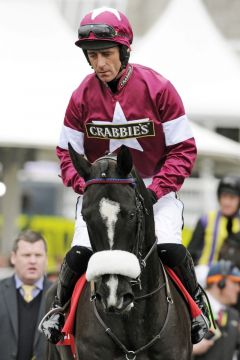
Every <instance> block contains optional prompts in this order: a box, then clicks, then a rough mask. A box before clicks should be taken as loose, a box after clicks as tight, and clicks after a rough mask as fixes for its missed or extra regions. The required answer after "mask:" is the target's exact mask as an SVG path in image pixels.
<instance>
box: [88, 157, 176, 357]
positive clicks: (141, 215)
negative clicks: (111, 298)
mask: <svg viewBox="0 0 240 360" xmlns="http://www.w3.org/2000/svg"><path fill="white" fill-rule="evenodd" d="M106 158H108V159H109V158H110V159H111V160H116V159H115V158H112V157H103V158H100V159H98V160H97V161H99V160H101V159H106ZM101 176H102V177H101V178H94V179H91V180H88V181H86V183H85V191H86V189H87V188H88V187H89V186H91V185H95V184H102V185H104V184H105V185H106V184H121V185H131V186H133V187H134V189H135V199H136V210H137V236H136V238H137V241H136V244H135V245H134V248H133V251H132V252H133V254H135V255H136V256H137V258H138V260H139V263H140V267H141V273H140V275H139V277H138V279H136V280H132V281H131V284H132V286H134V285H139V288H140V290H141V274H142V271H143V270H144V269H145V268H146V263H147V260H148V258H149V257H150V255H151V254H152V253H153V251H154V249H155V248H156V246H157V240H156V241H155V242H154V243H153V245H152V246H151V248H150V249H149V251H148V252H147V254H146V255H145V256H144V257H143V254H142V250H143V243H144V236H145V225H146V224H145V216H149V212H148V209H147V208H146V207H145V203H144V198H143V197H142V195H141V194H140V192H139V191H138V189H137V184H136V179H135V178H134V177H129V178H107V177H106V173H105V172H104V171H103V172H102V174H101ZM161 265H162V264H161ZM162 270H163V275H164V279H165V282H164V283H163V284H161V285H159V286H158V287H157V288H156V289H154V290H153V291H152V292H150V293H148V294H144V295H142V296H139V297H135V299H134V301H140V300H144V299H146V298H149V297H152V296H153V295H155V294H156V293H157V292H158V291H160V290H161V289H162V288H164V287H166V299H167V314H166V318H165V321H164V324H163V326H162V328H161V330H160V332H159V333H158V334H157V335H156V336H155V337H153V339H152V340H150V341H149V342H148V343H147V344H145V345H144V346H142V347H141V348H139V349H137V350H128V349H127V348H126V346H125V345H124V344H123V343H122V342H121V341H120V340H119V338H118V337H117V336H116V335H115V334H114V333H113V331H112V330H111V328H109V327H108V326H107V325H106V324H105V322H104V321H103V319H102V318H101V316H100V314H99V312H98V310H97V306H96V294H95V285H94V283H93V282H91V294H92V295H91V301H92V303H93V309H94V314H95V316H96V318H97V319H98V321H99V323H100V324H101V326H102V327H103V328H104V330H105V332H106V333H107V334H108V335H109V336H110V337H111V339H112V340H113V342H114V343H115V344H116V345H117V346H118V347H119V348H120V349H121V350H122V351H123V353H124V354H125V358H126V360H135V359H136V356H137V354H139V353H140V352H142V351H145V350H147V349H148V348H149V347H151V346H152V345H153V344H154V343H155V342H156V341H158V340H159V339H160V338H161V337H162V334H163V332H164V330H165V328H166V325H167V322H168V319H169V316H170V305H171V304H173V300H172V296H171V292H170V285H169V281H168V277H167V274H166V271H165V269H164V267H163V265H162Z"/></svg>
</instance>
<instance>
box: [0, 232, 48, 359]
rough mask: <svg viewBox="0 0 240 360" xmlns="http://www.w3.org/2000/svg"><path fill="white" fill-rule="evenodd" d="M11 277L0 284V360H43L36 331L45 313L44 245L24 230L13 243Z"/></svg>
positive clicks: (41, 342) (42, 340) (42, 341)
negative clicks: (13, 269) (12, 270)
mask: <svg viewBox="0 0 240 360" xmlns="http://www.w3.org/2000/svg"><path fill="white" fill-rule="evenodd" d="M11 263H12V265H13V266H14V268H15V272H14V275H13V276H11V277H8V278H6V279H4V280H1V281H0V329H1V331H0V349H1V353H0V359H1V360H44V359H45V356H44V354H45V348H46V345H47V342H46V340H45V337H44V336H43V335H42V334H40V332H39V331H38V330H37V327H38V324H39V322H40V319H41V318H42V317H43V315H44V313H45V293H46V290H47V289H48V288H49V287H50V285H51V283H50V282H49V281H48V280H47V279H46V276H45V271H46V265H47V244H46V241H45V239H44V238H43V236H42V235H41V234H40V233H37V232H34V231H31V230H27V231H24V232H22V233H20V234H19V236H18V237H17V239H16V240H15V242H14V244H13V250H12V253H11Z"/></svg>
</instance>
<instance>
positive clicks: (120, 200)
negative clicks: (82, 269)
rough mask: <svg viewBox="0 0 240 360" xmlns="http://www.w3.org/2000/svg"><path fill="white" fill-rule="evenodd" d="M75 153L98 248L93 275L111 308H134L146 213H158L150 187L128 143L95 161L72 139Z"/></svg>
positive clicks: (90, 274) (93, 241)
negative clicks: (154, 210) (135, 165)
mask: <svg viewBox="0 0 240 360" xmlns="http://www.w3.org/2000/svg"><path fill="white" fill-rule="evenodd" d="M69 152H70V155H71V159H72V162H73V164H74V167H75V168H76V170H77V172H78V173H79V174H80V176H81V177H83V178H84V180H85V182H86V187H85V192H84V196H83V205H82V215H83V218H84V220H85V221H86V224H87V229H88V233H89V238H90V242H91V245H92V249H93V252H94V254H93V256H92V257H91V259H90V261H89V265H88V270H87V278H88V280H94V281H95V284H96V294H97V297H98V300H100V301H101V303H102V304H103V306H104V308H105V309H106V310H108V311H119V312H121V311H128V310H130V309H131V307H132V306H133V299H134V295H133V291H132V287H131V282H132V280H134V279H136V278H138V277H139V275H140V272H141V269H140V263H139V260H140V259H141V253H142V251H144V249H145V247H146V246H147V245H146V244H145V243H144V233H145V229H146V224H145V217H146V213H148V212H149V213H150V214H152V205H151V202H150V199H149V198H148V196H147V191H146V188H145V186H144V185H143V182H142V181H141V179H139V178H138V175H137V174H136V173H135V171H134V170H132V157H131V153H130V152H129V150H128V148H126V147H122V148H121V149H120V151H119V153H118V155H117V157H114V156H108V155H107V156H104V157H102V158H100V159H98V160H96V161H95V162H94V163H93V164H91V163H89V162H88V161H87V160H86V159H85V158H84V157H83V156H80V155H79V154H77V153H76V152H75V151H74V149H73V148H72V147H71V145H70V144H69ZM133 174H134V175H133ZM139 183H140V187H141V193H140V192H139ZM142 194H143V195H142Z"/></svg>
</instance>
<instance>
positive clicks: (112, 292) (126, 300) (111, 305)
mask: <svg viewBox="0 0 240 360" xmlns="http://www.w3.org/2000/svg"><path fill="white" fill-rule="evenodd" d="M96 298H97V300H98V301H99V302H101V304H102V305H103V307H104V310H105V311H106V312H111V313H116V314H117V313H118V314H120V313H123V312H128V311H130V310H131V308H132V307H133V301H134V294H133V291H132V287H131V284H130V282H129V280H128V279H127V278H124V277H122V276H117V275H110V276H109V275H105V276H102V279H101V282H100V284H99V286H98V285H97V286H96Z"/></svg>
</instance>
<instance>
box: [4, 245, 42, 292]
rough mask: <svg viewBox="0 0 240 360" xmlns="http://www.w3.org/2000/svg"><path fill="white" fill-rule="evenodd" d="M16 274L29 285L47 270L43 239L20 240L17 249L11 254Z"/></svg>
mask: <svg viewBox="0 0 240 360" xmlns="http://www.w3.org/2000/svg"><path fill="white" fill-rule="evenodd" d="M11 262H12V264H13V265H14V267H15V272H16V275H17V276H18V277H19V279H20V280H21V281H22V282H23V283H24V284H28V285H32V284H34V283H35V282H36V281H37V280H38V279H40V278H41V277H42V276H43V275H44V273H45V270H46V265H47V254H46V250H45V246H44V242H43V241H42V240H39V241H36V242H34V243H29V242H28V241H24V240H20V241H19V243H18V247H17V250H16V251H13V252H12V254H11Z"/></svg>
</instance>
